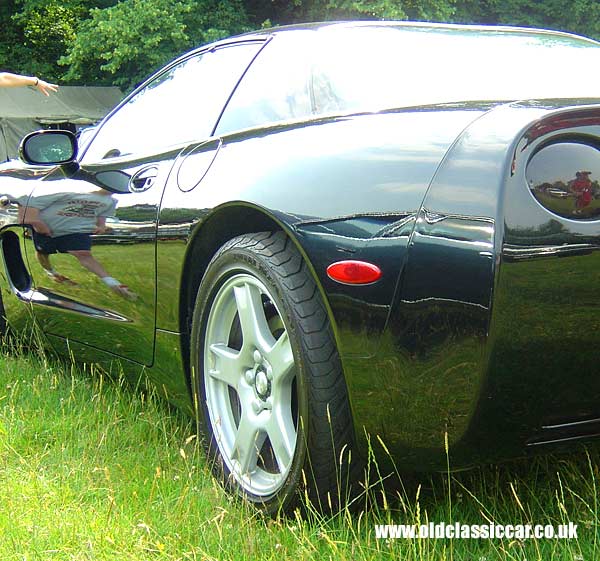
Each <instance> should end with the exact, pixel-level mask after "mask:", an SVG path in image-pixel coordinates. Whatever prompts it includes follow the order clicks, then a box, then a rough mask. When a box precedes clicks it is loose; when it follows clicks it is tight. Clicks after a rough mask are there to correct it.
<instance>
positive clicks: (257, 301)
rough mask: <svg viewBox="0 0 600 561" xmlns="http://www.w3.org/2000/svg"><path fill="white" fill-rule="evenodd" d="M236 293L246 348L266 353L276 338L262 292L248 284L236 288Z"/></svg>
mask: <svg viewBox="0 0 600 561" xmlns="http://www.w3.org/2000/svg"><path fill="white" fill-rule="evenodd" d="M234 293H235V301H236V305H237V310H238V314H239V318H240V324H241V326H242V336H243V339H244V346H245V347H247V346H248V345H254V346H255V347H256V348H258V349H260V350H261V351H263V352H265V351H266V350H268V349H270V348H271V347H272V346H273V343H274V338H273V335H272V334H271V330H270V329H269V324H268V323H267V318H266V317H265V311H264V309H263V304H262V300H261V296H260V291H259V290H258V288H257V287H255V286H253V285H250V284H248V283H246V284H244V285H243V286H236V287H235V288H234Z"/></svg>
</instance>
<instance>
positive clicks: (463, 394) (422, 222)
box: [353, 104, 600, 469]
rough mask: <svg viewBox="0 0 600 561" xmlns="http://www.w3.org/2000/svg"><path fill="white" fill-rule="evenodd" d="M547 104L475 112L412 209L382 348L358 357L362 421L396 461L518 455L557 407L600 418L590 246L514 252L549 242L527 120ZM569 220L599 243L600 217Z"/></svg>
mask: <svg viewBox="0 0 600 561" xmlns="http://www.w3.org/2000/svg"><path fill="white" fill-rule="evenodd" d="M552 109H555V108H554V107H552V106H551V105H550V106H542V105H541V104H530V105H525V104H523V105H519V104H514V105H512V106H504V107H499V108H497V109H495V110H493V111H491V112H489V113H488V114H486V115H485V116H483V117H482V118H481V119H479V120H478V121H476V122H475V123H473V124H472V125H471V126H470V127H469V128H468V130H467V131H465V132H464V133H463V135H462V136H461V138H460V139H459V140H458V141H457V142H456V144H455V145H454V146H453V147H452V149H451V150H450V152H449V153H448V155H447V156H446V158H445V160H444V162H443V163H442V165H441V166H440V169H439V170H438V172H437V173H436V176H435V178H434V180H433V182H432V185H431V187H430V189H429V191H428V193H427V195H426V197H425V199H424V202H423V206H422V208H421V210H420V211H419V215H418V218H417V224H416V227H415V230H414V232H413V234H412V237H411V240H410V243H409V250H408V257H407V264H406V265H405V269H404V271H403V274H402V278H401V283H400V289H399V290H398V293H397V296H396V299H395V301H394V304H393V307H392V311H391V314H390V320H389V323H388V325H387V328H386V331H385V333H384V336H383V338H382V339H383V344H382V346H381V349H380V352H379V354H378V360H377V361H375V362H363V363H362V369H363V370H365V371H367V369H368V371H369V372H370V379H371V380H372V382H371V386H370V389H371V392H370V393H369V392H366V391H363V392H361V393H360V395H361V396H362V399H361V400H360V401H358V400H355V402H354V405H355V413H356V418H357V422H358V424H359V426H360V424H361V423H362V424H363V426H364V427H366V429H367V431H368V432H370V433H371V434H378V435H380V436H381V438H382V440H384V442H386V443H387V446H388V449H389V450H390V451H391V452H392V456H393V457H395V458H396V459H397V460H398V461H399V462H400V463H401V464H402V465H404V466H407V467H414V468H416V469H446V453H445V447H446V445H447V446H448V451H449V454H448V456H449V460H450V464H451V467H453V468H462V467H466V466H468V465H471V464H473V463H478V462H479V461H482V460H490V459H493V458H495V457H507V456H510V455H516V454H520V453H523V451H524V450H525V449H526V448H527V444H528V443H531V442H534V441H535V438H536V434H537V433H539V432H540V430H541V426H542V425H543V424H544V419H548V418H550V417H551V416H552V415H553V414H554V415H555V417H556V415H558V416H559V417H560V416H561V415H562V417H561V418H562V419H566V418H568V417H569V416H572V415H575V416H576V417H577V414H580V415H584V417H585V415H587V417H585V418H587V419H589V418H593V416H594V414H595V415H596V417H598V416H600V415H599V414H598V413H599V411H598V409H599V407H598V403H599V400H598V396H599V395H600V391H599V387H598V381H597V380H598V377H597V372H598V369H597V366H596V363H595V361H594V358H593V352H594V351H593V350H592V349H594V345H593V341H594V339H595V340H596V341H597V335H595V334H594V332H597V329H595V328H594V327H597V326H598V323H597V319H596V318H595V316H594V314H593V312H591V311H588V312H587V314H583V315H582V313H581V312H582V310H585V309H587V308H588V307H589V305H590V303H591V301H592V300H591V294H590V295H586V292H585V290H588V291H590V290H592V288H591V287H592V286H594V285H595V284H596V283H597V281H598V273H597V271H598V268H597V263H596V262H595V259H596V256H597V253H595V252H594V251H590V252H588V254H587V255H585V256H579V257H578V256H576V255H572V257H569V259H568V260H567V259H561V258H560V257H559V255H558V254H557V255H554V256H550V257H548V255H544V254H543V252H538V256H537V257H538V258H534V259H531V260H518V261H515V260H514V259H513V258H512V257H511V256H512V255H514V251H513V252H512V253H511V249H514V247H515V244H517V245H518V244H521V246H522V247H528V246H532V247H533V246H534V245H536V244H538V243H539V244H540V245H546V246H547V245H550V244H552V243H556V237H555V236H554V237H553V234H551V232H553V229H552V228H549V227H548V225H549V224H554V223H555V217H553V216H552V215H551V214H550V213H549V211H548V210H546V209H544V208H542V207H541V206H540V205H539V204H538V203H537V202H536V201H535V200H534V198H533V196H532V195H531V192H530V189H529V187H528V185H527V182H526V180H525V169H526V166H527V162H528V161H529V158H530V157H531V155H532V153H533V151H534V150H535V146H532V145H527V140H526V139H527V135H528V131H531V130H532V128H533V129H535V130H537V128H539V126H540V123H543V119H544V118H552V115H554V113H550V112H551V111H552ZM558 111H559V112H560V111H563V110H562V109H559V110H558ZM570 111H575V112H576V113H577V110H573V109H572V108H571V110H570ZM563 132H564V131H560V130H559V131H554V132H551V133H550V134H551V135H552V134H554V135H556V134H562V133H563ZM580 132H581V131H580ZM587 133H588V134H595V135H597V134H598V129H597V128H596V129H594V130H593V131H592V130H588V131H587ZM544 141H548V138H547V137H546V138H544V139H543V140H542V139H537V140H536V142H537V143H538V145H539V142H544ZM564 222H565V223H564V224H563V225H562V228H564V233H565V236H566V237H565V238H564V240H562V241H561V243H563V242H566V243H569V241H570V243H577V241H579V242H581V241H582V239H583V238H582V236H588V237H587V238H586V239H587V241H588V242H590V243H591V244H595V245H596V246H598V245H600V240H599V238H598V234H599V233H600V228H599V226H598V224H599V222H598V221H595V222H588V223H586V224H583V223H581V222H578V223H574V221H569V220H565V221H564ZM566 223H569V224H566ZM561 231H562V230H561ZM544 233H548V235H546V237H544V235H545V234H544ZM569 236H570V238H569ZM567 238H569V239H567ZM565 255H566V253H565ZM593 271H596V272H595V273H593ZM563 273H564V274H565V275H572V276H571V277H569V276H567V277H566V279H569V278H570V279H571V280H563V281H561V280H560V278H561V275H562V274H563ZM575 279H578V280H575ZM584 279H585V280H584ZM593 279H595V281H594V280H593ZM587 280H589V284H588V283H587V282H586V281H587ZM565 291H566V292H565ZM567 294H569V296H566V295H567ZM561 300H562V301H563V304H562V305H561V304H560V302H561ZM585 302H587V303H588V304H585ZM569 303H570V304H571V305H572V307H569ZM569 333H572V335H569ZM579 336H580V337H581V338H580V339H578V337H579ZM575 341H577V342H578V343H581V344H578V345H576V344H574V342H575ZM356 362H357V364H356V365H355V366H354V367H353V369H354V370H355V371H356V372H358V371H360V369H361V366H360V365H359V364H358V363H359V362H360V361H356ZM364 379H365V380H367V379H368V377H367V376H366V375H365V376H364ZM586 387H587V388H588V391H590V390H591V392H592V393H591V394H590V393H586ZM567 411H569V413H567ZM584 411H585V414H584ZM594 411H595V413H594ZM559 412H560V413H559ZM578 412H579V413H578ZM579 418H581V417H579ZM357 432H359V430H357ZM532 439H533V440H532Z"/></svg>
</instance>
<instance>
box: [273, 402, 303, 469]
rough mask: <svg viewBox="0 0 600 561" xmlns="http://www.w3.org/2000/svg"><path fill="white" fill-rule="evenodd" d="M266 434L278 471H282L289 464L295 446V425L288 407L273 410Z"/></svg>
mask: <svg viewBox="0 0 600 561" xmlns="http://www.w3.org/2000/svg"><path fill="white" fill-rule="evenodd" d="M267 434H268V435H269V440H270V442H271V447H272V448H273V454H275V459H276V460H277V466H278V467H279V471H280V472H281V473H284V472H285V471H286V470H287V469H288V468H289V466H290V462H291V461H292V457H293V456H294V449H295V447H296V427H295V426H294V421H293V420H292V415H291V410H290V408H289V407H278V408H277V409H275V410H274V411H273V414H272V416H271V420H270V421H269V424H268V425H267Z"/></svg>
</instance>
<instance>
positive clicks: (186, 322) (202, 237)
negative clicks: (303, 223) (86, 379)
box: [179, 204, 340, 395]
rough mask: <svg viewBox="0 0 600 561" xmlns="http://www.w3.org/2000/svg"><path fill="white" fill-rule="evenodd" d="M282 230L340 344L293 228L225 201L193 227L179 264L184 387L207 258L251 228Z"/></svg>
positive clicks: (320, 288)
mask: <svg viewBox="0 0 600 561" xmlns="http://www.w3.org/2000/svg"><path fill="white" fill-rule="evenodd" d="M278 231H282V232H284V234H285V235H286V237H287V238H289V239H290V240H291V242H292V243H293V244H294V246H295V247H296V249H297V250H298V251H299V252H300V255H301V256H302V258H303V259H304V261H305V263H306V265H307V267H308V270H309V271H310V273H311V276H312V279H313V281H314V282H315V284H316V285H317V290H318V291H319V293H320V295H321V299H322V301H323V303H324V305H325V308H326V310H327V315H328V317H329V322H330V323H331V327H332V330H333V336H334V340H335V343H336V346H337V348H338V349H339V348H340V345H339V340H338V330H337V326H336V323H335V319H334V317H333V313H332V310H331V306H330V304H329V300H328V298H327V295H326V293H325V290H324V288H323V286H322V284H321V283H320V282H319V277H318V275H317V274H316V273H315V270H314V266H313V264H312V263H311V261H310V259H309V258H308V256H307V255H306V252H305V251H304V249H303V247H302V245H301V244H300V243H299V241H298V239H297V238H296V236H295V235H294V234H293V232H291V231H290V228H289V227H287V226H286V225H285V224H282V223H281V222H280V221H278V220H277V219H276V218H274V217H273V216H271V215H270V214H268V213H267V212H266V211H265V210H264V209H259V208H257V207H254V206H249V205H241V204H240V205H226V206H223V207H220V208H218V209H216V210H215V211H213V213H212V214H211V215H210V216H209V217H208V218H206V219H205V220H203V221H202V223H201V224H199V225H198V227H197V228H196V229H195V231H194V232H193V234H192V237H191V240H190V241H189V244H188V245H189V247H188V251H187V253H186V259H185V263H184V266H183V274H182V279H183V280H182V286H181V291H180V302H179V329H180V333H181V337H182V339H181V348H182V353H183V360H184V365H185V369H186V377H187V383H188V389H190V391H191V370H190V363H189V354H190V336H191V322H192V315H193V311H194V306H195V303H196V295H197V292H198V288H199V286H200V282H201V281H202V277H203V276H204V273H205V271H206V268H207V267H208V264H209V263H210V261H211V259H212V258H213V257H214V256H215V254H216V253H217V252H218V251H219V249H220V248H221V247H222V246H223V245H224V244H225V243H227V242H228V241H229V240H231V239H233V238H235V237H237V236H240V235H244V234H251V233H255V232H278ZM190 395H191V394H190Z"/></svg>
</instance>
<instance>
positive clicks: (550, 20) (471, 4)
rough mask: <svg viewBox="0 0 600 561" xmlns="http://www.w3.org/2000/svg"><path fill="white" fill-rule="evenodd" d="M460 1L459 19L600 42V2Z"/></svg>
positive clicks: (536, 0)
mask: <svg viewBox="0 0 600 561" xmlns="http://www.w3.org/2000/svg"><path fill="white" fill-rule="evenodd" d="M565 8H566V5H565V3H564V1H563V0H544V1H543V2H539V1H538V0H458V2H457V9H456V15H455V18H454V19H455V20H456V21H459V22H465V23H499V24H506V25H521V26H525V27H539V28H544V29H556V30H560V31H569V32H571V33H577V34H579V35H585V36H588V37H593V38H596V39H600V2H598V1H597V0H571V1H570V2H569V4H568V9H565Z"/></svg>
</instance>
